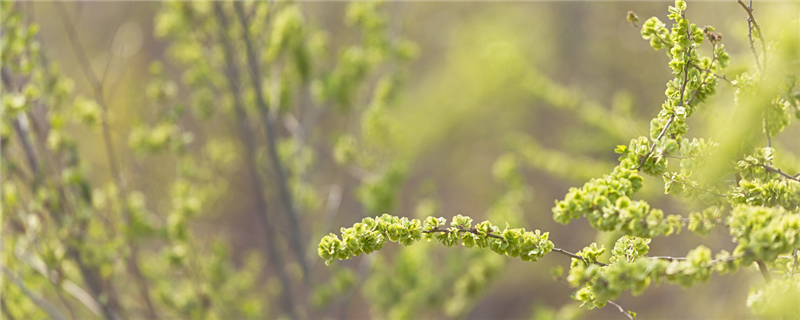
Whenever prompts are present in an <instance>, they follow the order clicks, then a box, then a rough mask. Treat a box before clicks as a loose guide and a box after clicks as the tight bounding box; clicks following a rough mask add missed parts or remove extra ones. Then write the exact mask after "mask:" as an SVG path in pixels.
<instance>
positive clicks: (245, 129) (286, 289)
mask: <svg viewBox="0 0 800 320" xmlns="http://www.w3.org/2000/svg"><path fill="white" fill-rule="evenodd" d="M214 13H215V15H216V18H217V20H218V21H219V24H220V28H219V30H220V32H219V33H220V38H221V41H222V49H223V53H224V56H225V64H226V68H225V74H226V76H227V78H228V83H229V85H230V87H231V91H232V92H231V94H232V96H233V99H234V109H235V111H236V120H237V123H238V127H239V134H240V136H241V139H242V142H243V143H244V145H245V148H244V149H245V153H246V156H245V163H246V166H247V170H248V176H249V178H250V184H251V188H252V190H253V192H254V194H255V195H254V197H255V199H256V202H255V207H256V210H257V211H258V212H259V214H258V215H257V216H258V217H259V218H260V219H261V222H262V224H263V225H264V228H265V231H266V236H267V242H268V243H267V255H268V259H267V261H268V263H270V266H271V267H272V269H274V271H275V272H276V273H277V274H278V279H279V281H280V282H281V286H282V287H283V295H282V296H283V300H284V301H283V304H284V308H285V309H286V310H285V311H286V312H287V313H288V314H289V316H290V318H292V319H296V318H297V315H296V313H295V309H294V299H293V297H292V292H291V288H292V287H291V286H290V282H289V276H288V275H287V274H286V271H285V269H284V262H283V256H282V255H281V253H280V251H278V247H277V242H276V238H275V227H274V225H273V224H272V223H271V222H270V219H269V215H268V213H267V208H268V206H267V202H266V200H265V199H264V186H263V184H262V181H261V178H260V176H259V174H258V167H257V166H256V151H255V150H256V146H255V141H254V140H253V130H252V128H251V127H250V123H249V122H248V121H247V114H246V111H245V108H244V102H243V101H242V92H241V87H240V83H239V67H238V66H237V64H236V61H235V54H234V52H233V45H232V43H231V39H230V38H229V35H228V29H229V24H228V17H227V16H225V12H224V10H223V9H222V5H221V4H220V3H219V2H214Z"/></svg>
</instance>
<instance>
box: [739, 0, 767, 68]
mask: <svg viewBox="0 0 800 320" xmlns="http://www.w3.org/2000/svg"><path fill="white" fill-rule="evenodd" d="M738 2H739V5H741V6H742V8H744V11H746V12H747V16H748V18H747V31H748V32H747V37H748V38H749V39H750V50H752V51H753V55H754V56H755V58H756V66H758V69H759V70H762V68H761V64H760V63H759V62H758V60H759V59H758V54H756V49H755V47H754V46H753V36H752V31H753V28H752V26H755V27H756V31H757V32H758V33H756V36H758V40H759V41H761V52H762V56H763V59H764V64H766V63H767V61H766V59H767V49H766V47H767V43H766V42H765V41H764V36H763V33H761V27H759V26H758V22H756V18H754V17H753V1H752V0H750V6H747V5H745V4H744V2H743V1H742V0H738ZM751 24H752V26H751Z"/></svg>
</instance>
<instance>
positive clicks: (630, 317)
mask: <svg viewBox="0 0 800 320" xmlns="http://www.w3.org/2000/svg"><path fill="white" fill-rule="evenodd" d="M606 302H608V303H610V304H611V305H613V306H615V307H617V309H619V312H621V313H622V314H624V315H625V316H627V317H628V319H631V320H634V319H636V317H634V316H633V315H632V314H631V313H630V312H628V311H625V309H623V308H622V306H621V305H618V304H617V303H616V302H614V301H611V300H608V301H606Z"/></svg>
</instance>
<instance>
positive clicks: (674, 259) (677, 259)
mask: <svg viewBox="0 0 800 320" xmlns="http://www.w3.org/2000/svg"><path fill="white" fill-rule="evenodd" d="M648 258H650V259H659V260H667V261H685V260H686V257H670V256H654V257H648Z"/></svg>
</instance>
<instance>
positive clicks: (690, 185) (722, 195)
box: [662, 174, 728, 198]
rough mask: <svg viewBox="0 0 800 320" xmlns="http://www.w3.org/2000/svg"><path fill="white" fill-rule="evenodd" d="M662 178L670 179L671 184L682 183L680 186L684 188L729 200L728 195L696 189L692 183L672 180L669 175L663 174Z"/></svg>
mask: <svg viewBox="0 0 800 320" xmlns="http://www.w3.org/2000/svg"><path fill="white" fill-rule="evenodd" d="M662 177H664V178H667V179H669V181H671V182H677V183H680V184H682V185H684V186H688V187H689V188H692V189H694V190H697V191H703V192H706V193H708V194H710V195H714V196H717V197H721V198H727V197H728V195H727V194H722V193H716V192H713V191H711V190H707V189H702V188H699V187H695V186H694V185H692V184H691V183H686V182H685V181H678V180H675V179H672V178H671V177H669V176H667V174H663V175H662Z"/></svg>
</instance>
